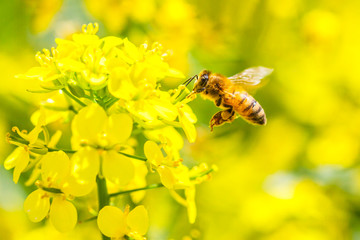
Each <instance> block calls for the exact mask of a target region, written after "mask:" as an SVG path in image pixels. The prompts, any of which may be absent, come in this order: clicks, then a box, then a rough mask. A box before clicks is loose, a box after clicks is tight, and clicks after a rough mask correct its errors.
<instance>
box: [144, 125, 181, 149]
mask: <svg viewBox="0 0 360 240" xmlns="http://www.w3.org/2000/svg"><path fill="white" fill-rule="evenodd" d="M144 135H145V137H146V138H147V139H151V140H154V141H157V142H160V141H161V140H162V139H163V138H164V137H165V139H168V140H171V144H172V147H173V148H175V149H177V150H179V149H182V148H183V146H184V140H183V137H182V136H181V134H180V133H179V132H178V131H176V130H175V128H174V127H172V126H167V127H164V128H161V129H155V130H146V131H144Z"/></svg>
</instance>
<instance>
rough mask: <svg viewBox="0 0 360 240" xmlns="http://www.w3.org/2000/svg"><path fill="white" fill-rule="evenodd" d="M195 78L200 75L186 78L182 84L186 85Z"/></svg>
mask: <svg viewBox="0 0 360 240" xmlns="http://www.w3.org/2000/svg"><path fill="white" fill-rule="evenodd" d="M194 78H196V79H198V75H195V76H193V77H191V78H189V79H188V80H186V81H185V82H184V83H183V84H182V85H185V86H187V85H189V83H191V82H192V80H194Z"/></svg>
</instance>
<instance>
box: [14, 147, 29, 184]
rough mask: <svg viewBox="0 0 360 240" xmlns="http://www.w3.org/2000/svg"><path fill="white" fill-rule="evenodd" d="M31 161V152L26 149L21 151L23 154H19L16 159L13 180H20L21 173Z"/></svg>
mask: <svg viewBox="0 0 360 240" xmlns="http://www.w3.org/2000/svg"><path fill="white" fill-rule="evenodd" d="M29 161H30V157H29V153H28V152H27V151H25V149H23V151H21V154H20V155H19V156H18V158H17V160H16V165H15V168H14V173H13V181H14V182H15V183H17V182H18V181H19V178H20V174H21V173H22V172H23V171H24V169H25V168H26V167H27V165H28V164H29Z"/></svg>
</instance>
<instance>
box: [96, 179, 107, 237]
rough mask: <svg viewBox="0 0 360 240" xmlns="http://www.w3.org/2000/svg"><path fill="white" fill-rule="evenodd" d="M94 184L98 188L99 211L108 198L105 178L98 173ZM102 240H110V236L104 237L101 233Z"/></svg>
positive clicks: (105, 204)
mask: <svg viewBox="0 0 360 240" xmlns="http://www.w3.org/2000/svg"><path fill="white" fill-rule="evenodd" d="M96 184H97V189H98V203H99V211H100V210H101V209H102V208H103V207H105V206H107V205H109V202H110V199H109V194H108V191H107V186H106V180H105V178H103V177H100V176H99V175H97V176H96ZM101 236H102V239H103V240H110V238H108V237H106V236H105V235H103V234H101Z"/></svg>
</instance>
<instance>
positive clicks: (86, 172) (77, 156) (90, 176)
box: [70, 147, 100, 181]
mask: <svg viewBox="0 0 360 240" xmlns="http://www.w3.org/2000/svg"><path fill="white" fill-rule="evenodd" d="M99 164H100V158H99V154H98V151H97V150H95V149H93V148H91V147H82V148H80V149H79V150H78V151H77V152H76V153H74V154H73V155H72V157H71V167H70V169H71V175H72V176H74V177H75V178H77V179H79V180H82V181H95V179H96V175H97V174H98V173H99Z"/></svg>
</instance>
